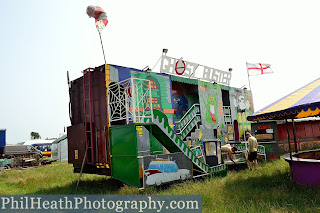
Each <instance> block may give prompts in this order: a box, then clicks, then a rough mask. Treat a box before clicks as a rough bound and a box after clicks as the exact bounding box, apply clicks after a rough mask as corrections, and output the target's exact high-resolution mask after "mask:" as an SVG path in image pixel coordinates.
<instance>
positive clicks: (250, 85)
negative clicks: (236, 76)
mask: <svg viewBox="0 0 320 213" xmlns="http://www.w3.org/2000/svg"><path fill="white" fill-rule="evenodd" d="M246 66H247V75H248V81H249V89H250V91H251V92H252V90H251V84H250V77H249V68H248V62H246Z"/></svg>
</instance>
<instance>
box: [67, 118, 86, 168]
mask: <svg viewBox="0 0 320 213" xmlns="http://www.w3.org/2000/svg"><path fill="white" fill-rule="evenodd" d="M67 136H68V163H73V164H80V165H81V164H82V160H83V157H84V153H85V151H86V142H85V131H84V123H79V124H76V125H73V126H69V127H68V128H67Z"/></svg>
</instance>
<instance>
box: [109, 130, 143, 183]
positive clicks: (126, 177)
mask: <svg viewBox="0 0 320 213" xmlns="http://www.w3.org/2000/svg"><path fill="white" fill-rule="evenodd" d="M109 132H110V134H109V135H110V136H109V137H110V154H111V175H112V177H114V178H116V179H118V180H120V181H122V182H124V183H126V184H128V185H132V186H137V187H141V186H140V177H139V162H138V158H137V156H138V153H137V134H136V125H134V124H130V125H123V126H116V127H111V128H110V129H109Z"/></svg>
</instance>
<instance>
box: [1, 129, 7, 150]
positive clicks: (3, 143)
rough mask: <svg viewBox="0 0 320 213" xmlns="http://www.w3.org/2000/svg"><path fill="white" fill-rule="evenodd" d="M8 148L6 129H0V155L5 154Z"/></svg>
mask: <svg viewBox="0 0 320 213" xmlns="http://www.w3.org/2000/svg"><path fill="white" fill-rule="evenodd" d="M5 146H6V129H0V155H2V154H3V153H4V147H5Z"/></svg>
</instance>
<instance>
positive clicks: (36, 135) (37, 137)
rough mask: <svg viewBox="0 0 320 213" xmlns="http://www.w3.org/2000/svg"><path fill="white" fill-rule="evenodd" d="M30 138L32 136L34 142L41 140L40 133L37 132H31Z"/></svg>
mask: <svg viewBox="0 0 320 213" xmlns="http://www.w3.org/2000/svg"><path fill="white" fill-rule="evenodd" d="M30 136H31V139H32V140H33V139H39V138H41V137H40V135H39V133H37V132H31V134H30Z"/></svg>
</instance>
